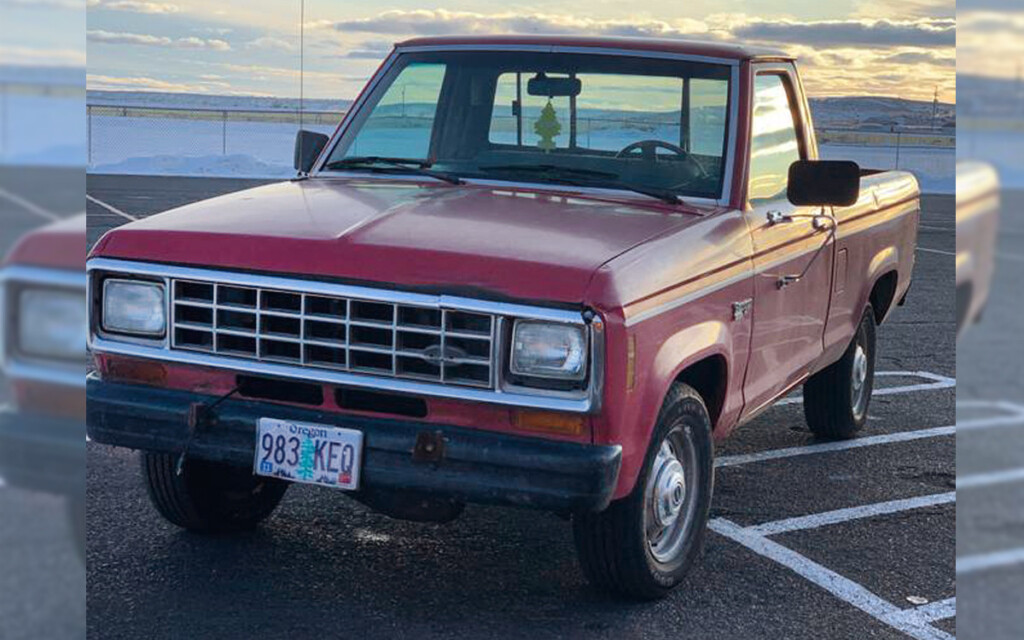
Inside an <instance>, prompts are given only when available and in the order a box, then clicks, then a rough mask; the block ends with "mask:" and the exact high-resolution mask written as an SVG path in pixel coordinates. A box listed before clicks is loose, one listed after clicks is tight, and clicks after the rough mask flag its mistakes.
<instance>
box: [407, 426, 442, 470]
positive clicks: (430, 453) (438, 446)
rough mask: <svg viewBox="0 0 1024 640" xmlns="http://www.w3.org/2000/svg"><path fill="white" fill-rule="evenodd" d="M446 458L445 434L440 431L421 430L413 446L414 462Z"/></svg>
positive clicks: (437, 460)
mask: <svg viewBox="0 0 1024 640" xmlns="http://www.w3.org/2000/svg"><path fill="white" fill-rule="evenodd" d="M443 459H444V435H442V433H441V432H440V431H420V432H419V433H417V434H416V444H415V445H414V446H413V448H412V461H413V462H435V463H436V462H441V460H443Z"/></svg>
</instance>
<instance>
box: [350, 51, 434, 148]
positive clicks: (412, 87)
mask: <svg viewBox="0 0 1024 640" xmlns="http://www.w3.org/2000/svg"><path fill="white" fill-rule="evenodd" d="M444 74H445V65H443V64H437V63H421V62H416V63H412V64H410V65H409V66H407V67H406V68H405V69H403V70H402V72H401V73H400V74H399V76H398V77H397V78H395V82H394V83H393V84H392V85H391V86H390V87H388V90H387V93H385V94H384V95H383V96H382V97H381V99H380V102H378V103H377V106H375V107H374V108H373V112H372V113H371V114H370V117H369V118H367V119H366V124H365V125H363V128H362V129H361V130H360V131H359V135H358V136H356V139H355V140H353V141H352V145H351V146H350V147H349V148H348V151H347V152H346V153H345V155H346V156H385V157H399V158H426V157H428V155H429V154H430V135H431V132H432V131H433V129H434V116H435V114H436V112H437V102H438V99H439V97H440V95H441V85H442V84H443V83H444Z"/></svg>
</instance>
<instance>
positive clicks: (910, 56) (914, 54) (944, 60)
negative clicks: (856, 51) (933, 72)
mask: <svg viewBox="0 0 1024 640" xmlns="http://www.w3.org/2000/svg"><path fill="white" fill-rule="evenodd" d="M879 62H885V63H889V64H933V65H937V66H940V67H956V57H950V56H940V55H938V54H936V53H935V52H933V51H904V52H902V53H894V54H892V55H890V56H886V57H884V58H882V59H881V60H879Z"/></svg>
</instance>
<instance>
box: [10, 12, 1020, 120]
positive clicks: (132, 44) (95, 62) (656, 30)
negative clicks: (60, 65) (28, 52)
mask: <svg viewBox="0 0 1024 640" xmlns="http://www.w3.org/2000/svg"><path fill="white" fill-rule="evenodd" d="M638 4H642V6H643V10H642V11H637V10H635V9H634V7H636V6H637V5H638ZM30 5H31V6H34V7H35V8H36V10H41V7H47V8H48V9H47V10H48V11H49V12H51V13H52V12H54V11H56V10H57V9H55V7H60V6H68V7H73V6H75V5H77V6H79V7H80V6H83V5H87V6H88V12H87V13H88V15H87V20H86V22H87V27H86V36H85V39H86V46H87V51H88V76H87V78H88V86H89V88H90V89H120V90H153V91H171V92H193V93H207V94H245V95H270V96H282V97H295V96H297V95H298V92H299V79H298V68H299V31H300V30H299V25H300V23H302V22H303V21H302V20H301V19H300V3H299V0H219V1H217V2H210V1H209V0H0V10H2V11H4V12H5V13H4V16H3V17H4V22H6V23H7V24H8V25H9V28H11V30H12V31H17V29H18V27H17V26H13V25H12V18H13V20H14V21H15V22H16V21H17V20H18V19H22V18H23V17H24V16H25V15H27V14H31V13H32V12H33V9H32V8H29V7H30ZM509 6H510V5H509V3H508V2H507V1H503V0H472V1H470V0H457V1H448V2H438V3H437V4H435V5H428V4H424V2H423V0H374V1H367V0H346V1H337V0H306V3H305V16H304V24H305V25H306V28H305V59H306V60H305V62H306V74H305V84H304V86H305V94H306V96H307V97H313V98H331V99H347V98H352V97H354V95H355V94H356V93H357V92H358V91H359V89H360V88H361V87H362V85H363V84H364V83H365V81H366V79H367V78H368V77H369V76H370V74H372V73H373V71H374V70H375V69H376V67H377V65H378V64H379V63H380V61H381V59H382V58H383V57H384V56H385V55H386V54H387V51H388V50H389V48H390V47H391V45H392V43H394V42H396V41H399V40H402V39H405V38H408V37H412V36H416V35H434V34H464V33H479V34H498V33H543V34H595V35H627V36H658V37H669V38H691V39H705V40H708V39H710V40H721V41H731V42H743V43H749V44H763V45H768V46H773V47H778V48H783V49H785V50H787V51H789V52H791V53H793V54H796V55H797V56H798V57H799V60H800V64H801V71H802V74H803V76H804V80H805V83H806V85H807V87H808V91H809V92H810V93H811V94H812V95H813V96H834V95H882V96H899V97H905V98H916V99H925V100H930V99H931V98H932V95H933V92H934V91H935V88H936V87H938V90H939V97H940V99H941V100H943V101H945V102H953V101H955V86H956V82H955V73H956V58H955V56H956V51H955V47H956V22H955V19H956V5H955V0H901V1H900V2H892V1H890V0H787V1H786V2H778V1H777V0H687V2H685V3H683V2H679V1H678V0H647V1H646V2H644V3H629V2H622V0H545V1H544V2H531V1H530V0H527V1H526V2H522V3H517V4H516V5H515V10H514V11H511V10H510V9H509ZM426 7H431V8H426ZM71 10H72V9H70V8H69V9H68V11H71ZM1021 15H1022V16H1024V13H1022V14H1021ZM1022 19H1024V18H1022ZM53 46H54V50H57V49H59V48H61V43H53ZM63 48H65V49H75V48H77V47H71V48H69V47H67V46H66V45H65V46H64V47H63ZM65 53H66V54H67V55H69V56H70V55H71V54H72V53H74V52H73V51H71V50H69V51H66V52H65ZM2 54H3V51H2V49H0V55H2Z"/></svg>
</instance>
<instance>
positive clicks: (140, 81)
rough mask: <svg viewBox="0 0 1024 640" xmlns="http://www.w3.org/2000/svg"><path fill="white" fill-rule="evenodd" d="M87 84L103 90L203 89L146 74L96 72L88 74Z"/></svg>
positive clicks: (190, 90) (176, 90)
mask: <svg viewBox="0 0 1024 640" xmlns="http://www.w3.org/2000/svg"><path fill="white" fill-rule="evenodd" d="M85 86H86V88H88V89H98V90H101V91H137V90H141V91H170V92H176V93H177V92H186V93H194V92H197V91H203V87H202V86H201V85H192V84H185V83H180V82H167V81H165V80H158V79H156V78H149V77H145V76H129V77H115V76H105V75H96V74H92V73H90V74H86V76H85Z"/></svg>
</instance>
